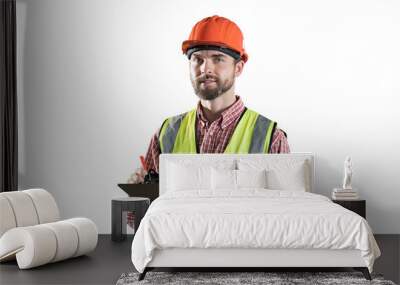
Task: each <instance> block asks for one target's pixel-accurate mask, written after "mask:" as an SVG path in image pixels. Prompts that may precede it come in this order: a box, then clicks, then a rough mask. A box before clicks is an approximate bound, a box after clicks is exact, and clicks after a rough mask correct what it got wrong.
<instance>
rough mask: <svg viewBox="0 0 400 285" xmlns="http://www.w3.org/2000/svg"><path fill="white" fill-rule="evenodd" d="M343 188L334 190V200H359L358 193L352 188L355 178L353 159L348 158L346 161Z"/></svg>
mask: <svg viewBox="0 0 400 285" xmlns="http://www.w3.org/2000/svg"><path fill="white" fill-rule="evenodd" d="M343 176H344V177H343V185H342V188H334V189H333V192H332V199H333V200H358V199H359V196H358V192H357V190H356V189H353V187H352V186H351V179H352V177H353V163H352V161H351V157H350V156H347V157H346V159H345V161H344V175H343Z"/></svg>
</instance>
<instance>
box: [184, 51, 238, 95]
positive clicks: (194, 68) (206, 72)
mask: <svg viewBox="0 0 400 285" xmlns="http://www.w3.org/2000/svg"><path fill="white" fill-rule="evenodd" d="M237 64H239V65H241V66H242V65H243V62H239V63H235V60H234V58H233V57H231V56H229V55H227V54H225V53H222V52H219V51H214V50H200V51H197V52H195V53H193V54H192V55H191V57H190V60H189V68H190V81H191V82H192V86H193V88H194V92H195V93H196V95H197V96H198V97H199V98H200V99H204V100H213V99H215V98H217V97H218V96H220V95H221V94H223V93H225V92H226V91H228V90H229V89H231V88H232V86H233V84H234V83H235V77H236V76H237V75H238V74H240V72H241V68H240V71H239V72H238V69H237V66H236V65H237Z"/></svg>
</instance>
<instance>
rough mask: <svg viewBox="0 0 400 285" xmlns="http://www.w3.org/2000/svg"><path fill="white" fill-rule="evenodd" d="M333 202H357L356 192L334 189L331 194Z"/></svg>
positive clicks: (353, 190)
mask: <svg viewBox="0 0 400 285" xmlns="http://www.w3.org/2000/svg"><path fill="white" fill-rule="evenodd" d="M332 199H334V200H358V199H359V196H358V192H357V190H355V189H342V188H334V189H333V192H332Z"/></svg>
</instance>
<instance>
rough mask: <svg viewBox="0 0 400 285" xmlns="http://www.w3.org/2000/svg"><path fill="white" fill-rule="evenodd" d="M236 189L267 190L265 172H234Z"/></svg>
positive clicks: (263, 170)
mask: <svg viewBox="0 0 400 285" xmlns="http://www.w3.org/2000/svg"><path fill="white" fill-rule="evenodd" d="M236 181H237V188H267V171H266V170H265V169H262V170H236Z"/></svg>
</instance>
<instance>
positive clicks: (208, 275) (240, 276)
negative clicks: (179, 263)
mask: <svg viewBox="0 0 400 285" xmlns="http://www.w3.org/2000/svg"><path fill="white" fill-rule="evenodd" d="M138 276H139V273H124V274H122V275H121V277H120V278H119V279H118V281H117V285H133V284H157V285H163V284H172V285H175V284H179V285H184V284H213V285H214V284H215V285H216V284H223V285H232V284H241V285H242V284H268V285H278V284H279V285H292V284H296V285H297V284H318V285H319V284H329V285H333V284H334V285H346V284H379V285H395V283H393V282H392V281H389V280H384V279H383V277H382V275H380V274H379V275H378V274H372V275H371V277H372V281H368V280H366V279H365V278H364V276H363V275H362V273H361V272H154V271H150V272H147V274H146V277H145V279H143V280H142V281H138Z"/></svg>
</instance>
